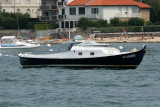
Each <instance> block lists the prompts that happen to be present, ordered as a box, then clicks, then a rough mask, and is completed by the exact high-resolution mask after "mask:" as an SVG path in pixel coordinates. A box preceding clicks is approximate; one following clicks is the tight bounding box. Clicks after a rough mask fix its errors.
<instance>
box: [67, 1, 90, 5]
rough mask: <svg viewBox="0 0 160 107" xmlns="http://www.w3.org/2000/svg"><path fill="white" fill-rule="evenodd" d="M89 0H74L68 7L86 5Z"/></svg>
mask: <svg viewBox="0 0 160 107" xmlns="http://www.w3.org/2000/svg"><path fill="white" fill-rule="evenodd" d="M90 1H91V0H74V1H72V2H71V3H69V4H68V5H72V6H73V5H74V6H75V5H86V4H87V3H88V2H90Z"/></svg>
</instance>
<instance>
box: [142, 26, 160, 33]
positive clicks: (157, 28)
mask: <svg viewBox="0 0 160 107" xmlns="http://www.w3.org/2000/svg"><path fill="white" fill-rule="evenodd" d="M143 30H144V32H159V31H160V26H145V27H143Z"/></svg>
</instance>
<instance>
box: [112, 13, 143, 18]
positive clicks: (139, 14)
mask: <svg viewBox="0 0 160 107" xmlns="http://www.w3.org/2000/svg"><path fill="white" fill-rule="evenodd" d="M115 17H118V18H132V17H141V13H124V14H121V13H117V14H115Z"/></svg>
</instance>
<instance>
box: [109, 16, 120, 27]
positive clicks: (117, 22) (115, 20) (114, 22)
mask: <svg viewBox="0 0 160 107" xmlns="http://www.w3.org/2000/svg"><path fill="white" fill-rule="evenodd" d="M110 24H111V25H112V26H114V27H117V26H120V20H119V18H111V19H110Z"/></svg>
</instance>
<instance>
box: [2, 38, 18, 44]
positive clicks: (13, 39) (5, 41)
mask: <svg viewBox="0 0 160 107" xmlns="http://www.w3.org/2000/svg"><path fill="white" fill-rule="evenodd" d="M16 42H20V41H19V40H18V39H16V38H12V39H3V40H2V43H3V44H12V43H16Z"/></svg>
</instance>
